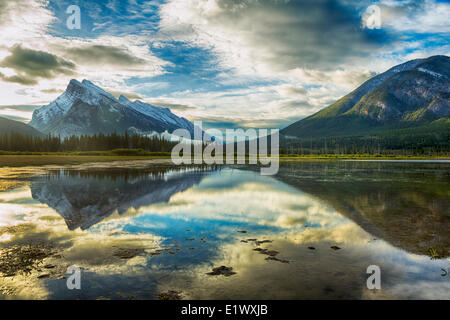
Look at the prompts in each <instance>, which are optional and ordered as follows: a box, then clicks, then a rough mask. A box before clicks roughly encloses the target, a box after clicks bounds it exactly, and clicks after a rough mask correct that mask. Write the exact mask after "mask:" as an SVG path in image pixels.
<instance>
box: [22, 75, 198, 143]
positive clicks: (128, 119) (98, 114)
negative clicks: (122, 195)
mask: <svg viewBox="0 0 450 320" xmlns="http://www.w3.org/2000/svg"><path fill="white" fill-rule="evenodd" d="M29 125H30V126H32V127H33V128H35V129H37V130H39V131H40V132H42V133H44V134H52V135H59V136H61V137H67V136H72V135H78V136H79V135H94V134H99V133H104V134H111V133H117V134H125V133H126V132H128V133H132V134H135V133H138V134H151V133H155V132H157V133H162V132H165V131H167V132H169V133H172V132H173V131H174V130H176V129H179V128H183V129H187V130H189V131H190V132H191V134H193V131H194V125H193V124H192V123H191V122H190V121H188V120H186V119H185V118H180V117H178V116H176V115H175V114H173V113H172V112H171V111H170V110H169V109H167V108H160V107H156V106H153V105H150V104H147V103H144V102H141V101H138V100H136V101H133V102H132V101H130V100H128V99H127V98H126V97H125V96H123V95H122V96H120V97H119V99H116V98H115V97H114V96H113V95H111V94H110V93H108V92H106V91H104V90H103V89H101V88H100V87H98V86H96V85H94V84H93V83H92V82H90V81H88V80H83V82H81V83H80V82H78V81H76V80H71V81H70V83H69V85H68V86H67V89H66V91H65V92H64V93H63V94H62V95H61V96H59V97H58V98H57V99H56V100H55V101H53V102H51V103H50V104H48V105H46V106H43V107H41V108H39V109H37V110H35V111H34V113H33V118H32V120H31V122H30V123H29Z"/></svg>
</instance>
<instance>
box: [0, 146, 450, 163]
mask: <svg viewBox="0 0 450 320" xmlns="http://www.w3.org/2000/svg"><path fill="white" fill-rule="evenodd" d="M170 155H171V154H170V152H147V151H144V150H142V149H116V150H110V151H81V152H57V153H55V152H53V153H52V152H47V153H45V152H6V151H0V166H39V165H49V164H55V165H64V164H81V163H88V162H110V161H126V160H151V159H170ZM352 159H353V160H432V159H439V160H444V159H450V157H449V156H399V155H368V154H348V155H333V154H331V155H280V160H281V161H314V160H322V161H324V160H352Z"/></svg>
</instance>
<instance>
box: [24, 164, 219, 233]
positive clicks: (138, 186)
mask: <svg viewBox="0 0 450 320" xmlns="http://www.w3.org/2000/svg"><path fill="white" fill-rule="evenodd" d="M201 170H204V169H201V168H200V169H198V168H197V169H196V170H195V171H196V172H201ZM209 170H211V169H208V171H209ZM202 178H203V175H201V174H196V175H192V174H183V171H175V170H173V169H159V170H156V171H150V172H146V171H140V170H120V171H117V170H116V171H105V170H103V171H85V172H79V171H71V170H66V171H63V170H61V171H53V172H50V173H49V174H48V175H45V176H42V177H39V178H37V179H35V180H33V181H32V182H31V193H32V196H33V198H34V199H36V200H39V201H40V202H41V203H45V204H47V205H48V206H49V207H51V208H53V209H54V210H56V211H57V212H58V213H59V214H60V215H61V216H62V217H63V218H64V220H65V221H66V223H67V226H68V228H69V229H70V230H74V229H76V228H81V229H82V230H86V229H88V228H90V227H91V226H93V225H95V224H97V223H98V222H100V221H101V220H103V219H105V218H107V217H108V216H110V215H111V214H112V213H113V212H115V211H116V210H117V212H118V213H119V214H123V213H124V212H126V211H127V210H129V209H130V208H133V209H135V210H136V209H139V208H140V207H143V206H148V205H150V204H153V203H158V202H168V201H169V199H170V197H171V196H172V195H174V194H175V193H178V192H182V191H184V190H187V189H189V188H191V187H192V186H194V185H195V184H198V183H199V182H200V181H201V180H202Z"/></svg>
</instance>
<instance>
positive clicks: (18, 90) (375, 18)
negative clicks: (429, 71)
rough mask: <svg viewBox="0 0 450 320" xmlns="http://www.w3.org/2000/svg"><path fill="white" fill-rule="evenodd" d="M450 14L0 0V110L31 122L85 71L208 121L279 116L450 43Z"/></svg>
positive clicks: (447, 6) (252, 0) (438, 10)
mask: <svg viewBox="0 0 450 320" xmlns="http://www.w3.org/2000/svg"><path fill="white" fill-rule="evenodd" d="M71 5H76V6H78V7H79V8H80V18H81V19H80V29H69V28H68V26H67V20H68V19H69V18H70V17H71V14H68V13H67V9H68V8H69V7H70V6H71ZM449 21H450V0H446V1H442V0H440V1H438V0H417V1H412V0H399V1H395V0H381V1H370V0H363V1H354V0H302V1H300V0H121V1H119V0H97V1H87V0H85V1H77V0H68V1H67V0H54V1H48V0H14V1H11V0H0V35H1V36H0V116H3V117H8V118H11V119H14V120H19V121H23V122H28V121H29V120H30V119H31V116H32V111H33V110H34V109H35V108H37V107H38V106H41V105H45V104H48V103H49V102H51V101H52V100H54V99H56V98H57V97H58V96H59V95H60V94H62V93H63V92H64V90H65V88H66V87H67V85H68V83H69V81H70V79H78V80H80V81H81V80H83V79H88V80H90V81H92V82H94V83H95V84H97V85H99V86H100V87H102V88H104V89H105V90H107V91H109V92H111V93H112V94H114V95H116V96H118V95H120V94H124V95H126V96H127V97H128V98H130V99H139V100H142V101H145V102H147V103H151V104H154V105H158V106H163V107H169V108H170V109H171V110H172V112H174V113H176V114H177V115H179V116H184V117H186V118H187V119H189V120H191V121H199V120H201V121H203V124H204V127H206V128H218V129H224V128H283V127H285V126H287V125H289V124H291V123H293V122H295V121H297V120H299V119H302V118H304V117H306V116H309V115H311V114H313V113H315V112H317V111H319V110H320V109H322V108H324V107H327V106H328V105H330V104H331V103H333V102H334V101H336V100H337V99H339V98H340V97H342V96H344V95H345V94H347V93H349V92H351V91H352V90H353V89H355V88H356V87H358V86H359V85H360V84H362V83H363V82H364V81H365V80H367V79H369V78H370V77H372V76H374V75H376V74H378V73H381V72H384V71H386V70H387V69H388V68H390V67H392V66H395V65H397V64H399V63H402V62H406V61H408V60H412V59H416V58H424V57H429V56H432V55H438V54H443V55H450V23H449Z"/></svg>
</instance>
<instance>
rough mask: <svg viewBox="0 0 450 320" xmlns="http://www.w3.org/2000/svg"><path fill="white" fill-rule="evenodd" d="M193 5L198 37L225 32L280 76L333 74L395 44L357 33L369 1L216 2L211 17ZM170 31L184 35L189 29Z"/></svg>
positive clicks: (378, 34)
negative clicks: (281, 73)
mask: <svg viewBox="0 0 450 320" xmlns="http://www.w3.org/2000/svg"><path fill="white" fill-rule="evenodd" d="M195 3H196V2H193V4H192V10H194V11H196V13H197V16H196V17H194V18H196V20H199V21H206V22H207V23H202V24H198V25H195V23H194V25H195V26H196V27H195V28H194V29H193V30H196V31H195V32H197V33H199V36H200V37H201V36H202V33H204V34H206V35H208V32H209V31H208V29H207V28H211V30H217V29H221V30H226V31H227V32H230V33H231V34H235V35H236V36H237V37H238V38H240V39H242V40H243V41H242V42H238V43H239V45H241V44H244V46H245V47H246V48H249V49H250V50H251V52H250V55H251V57H252V58H254V59H256V60H257V61H260V62H263V63H266V64H268V65H270V66H271V67H272V68H274V69H276V70H279V71H283V70H291V69H294V68H298V67H301V68H313V69H334V68H335V67H336V65H339V64H341V63H345V62H350V63H351V62H352V60H351V59H360V58H367V57H368V56H369V55H370V54H371V53H374V52H376V51H377V50H379V49H382V47H383V45H384V44H386V43H390V42H392V41H394V36H393V35H390V34H388V33H387V32H386V31H383V30H369V29H364V28H362V21H361V13H362V12H363V10H364V9H365V7H367V6H369V5H370V4H371V1H362V2H361V1H358V2H357V1H345V2H341V1H338V0H302V1H294V0H292V1H288V0H287V1H280V0H218V1H217V4H218V7H219V10H216V11H214V12H213V13H211V12H209V11H208V10H204V8H198V9H197V8H196V7H195ZM203 26H204V27H203ZM208 26H210V27H208ZM168 28H169V30H170V28H171V27H170V25H169V26H168ZM171 30H172V31H173V32H175V33H176V32H179V33H180V34H183V32H184V33H185V32H187V31H186V30H188V29H187V28H183V27H182V26H180V28H178V29H177V28H175V27H173V28H172V29H171ZM199 30H200V31H199ZM207 37H208V36H206V38H207ZM212 41H214V40H212ZM230 45H233V43H230Z"/></svg>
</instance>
